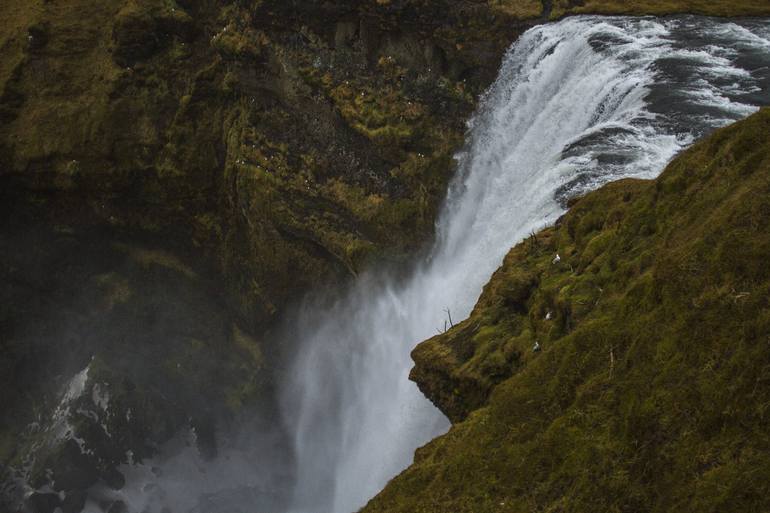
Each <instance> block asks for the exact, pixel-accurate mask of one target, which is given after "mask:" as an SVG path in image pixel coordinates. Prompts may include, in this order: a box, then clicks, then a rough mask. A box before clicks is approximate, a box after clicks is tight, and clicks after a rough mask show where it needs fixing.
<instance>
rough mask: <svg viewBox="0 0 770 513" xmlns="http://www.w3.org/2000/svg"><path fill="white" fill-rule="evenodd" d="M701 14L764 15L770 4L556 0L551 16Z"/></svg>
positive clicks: (749, 1) (696, 0)
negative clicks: (580, 0) (579, 0)
mask: <svg viewBox="0 0 770 513" xmlns="http://www.w3.org/2000/svg"><path fill="white" fill-rule="evenodd" d="M676 13H688V14H702V15H705V16H763V15H765V16H766V15H768V14H770V5H767V3H766V2H755V1H753V0H729V1H725V0H717V1H714V0H642V1H635V2H620V1H618V0H587V1H585V2H575V1H573V0H556V1H555V2H554V6H553V11H552V12H551V18H552V19H555V18H559V17H561V16H564V15H565V14H635V15H643V14H656V15H665V14H676Z"/></svg>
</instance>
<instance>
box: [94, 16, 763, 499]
mask: <svg viewBox="0 0 770 513" xmlns="http://www.w3.org/2000/svg"><path fill="white" fill-rule="evenodd" d="M768 104H770V21H768V20H741V21H728V20H717V19H710V18H703V17H692V16H687V17H672V18H623V17H612V18H605V17H572V18H567V19H565V20H563V21H560V22H558V23H553V24H549V25H543V26H539V27H536V28H534V29H532V30H530V31H528V32H526V33H525V34H524V35H523V36H522V37H521V38H520V39H519V40H518V41H517V42H516V43H515V44H514V45H513V46H511V48H510V49H509V51H508V52H507V54H506V55H505V58H504V61H503V63H502V66H501V69H500V73H499V76H498V78H497V80H496V81H495V82H494V84H493V85H492V86H491V87H490V89H489V90H488V92H487V93H486V94H485V95H484V96H483V98H482V99H481V101H480V105H479V109H478V111H477V113H476V114H475V116H474V117H473V119H472V120H470V121H469V124H468V134H467V143H466V145H465V148H464V149H463V151H461V152H460V153H459V154H458V155H457V174H456V176H455V178H454V180H453V181H452V182H451V184H450V187H449V190H448V191H447V197H446V200H445V202H444V205H443V207H442V210H441V212H440V215H439V219H438V221H437V224H436V238H435V242H434V243H433V245H432V247H431V248H430V251H428V253H427V255H426V256H425V257H424V258H421V259H420V260H418V261H416V262H414V263H413V264H412V266H411V267H410V268H409V269H405V270H403V269H402V270H399V272H398V273H391V272H388V271H386V270H372V271H370V272H368V273H365V274H363V275H362V276H360V277H359V278H358V279H357V280H356V283H354V284H353V285H352V286H351V287H350V288H349V289H348V290H347V291H345V293H343V294H342V295H341V296H338V297H337V299H335V300H334V301H330V300H329V299H328V298H326V299H324V298H320V299H308V300H307V301H306V302H305V303H304V305H302V307H301V308H299V309H298V310H297V311H296V312H295V313H294V314H293V315H289V316H288V317H289V319H288V321H287V329H286V335H285V336H286V337H287V339H290V340H283V341H274V342H275V343H279V342H283V343H284V344H285V345H286V346H290V347H292V348H293V349H294V350H295V351H296V352H295V354H294V355H293V358H292V361H291V362H289V366H288V372H287V375H288V377H287V378H286V380H285V382H284V383H281V390H280V402H281V406H282V410H283V417H282V418H281V419H273V418H267V419H264V418H262V419H258V421H256V422H247V421H244V422H243V425H241V426H240V429H239V430H238V432H237V433H233V434H230V435H229V437H224V438H223V439H222V440H219V442H221V443H220V444H219V445H220V450H219V456H218V457H217V458H215V459H214V460H207V459H204V458H201V457H200V455H199V454H197V451H196V449H195V445H194V444H192V443H190V441H189V439H190V438H194V436H195V433H194V432H190V433H179V434H178V436H177V437H176V438H175V439H174V440H172V441H171V442H170V443H169V444H167V446H166V447H163V448H162V451H161V454H159V455H158V456H157V457H155V458H153V459H151V460H146V461H143V462H141V463H131V464H127V465H124V466H123V467H122V468H121V471H122V472H123V473H124V475H125V477H126V485H125V486H124V487H123V488H122V489H121V490H112V489H107V488H106V487H95V488H94V489H92V490H90V492H89V502H88V506H87V508H86V510H87V511H89V512H91V511H93V512H101V511H103V510H102V508H101V507H100V506H99V504H100V502H104V501H107V502H108V501H109V500H115V499H120V500H122V501H124V502H125V504H126V506H127V508H128V511H130V512H131V513H134V512H143V513H145V512H146V513H161V512H163V511H175V512H187V513H219V512H221V511H229V512H233V513H236V512H241V513H246V512H255V511H257V512H261V513H276V512H281V511H286V509H287V508H286V506H285V502H286V499H285V497H284V492H283V488H284V487H285V486H286V484H287V483H290V482H291V481H292V480H294V483H293V485H294V486H293V488H294V490H293V497H292V504H291V507H290V508H288V509H289V511H291V512H292V513H349V512H352V511H355V510H357V509H358V508H360V507H361V506H363V505H364V504H365V503H366V501H367V500H368V499H369V498H371V497H372V496H374V495H375V494H376V493H377V492H378V491H379V490H381V489H382V487H383V486H384V485H385V484H386V482H387V481H388V479H390V478H391V477H393V476H395V475H396V474H397V473H398V472H400V471H401V470H403V469H404V468H405V467H406V466H408V465H409V463H410V462H411V459H412V455H413V453H414V450H415V448H417V447H419V446H420V445H422V444H424V443H426V442H428V441H429V440H430V439H431V438H433V437H435V436H437V435H439V434H441V433H442V432H444V431H446V429H448V427H449V423H448V421H447V420H446V419H445V418H444V417H443V416H442V415H441V413H440V412H439V411H437V410H436V409H435V408H434V407H433V406H432V405H431V404H430V403H429V402H428V401H427V400H426V399H425V398H424V397H423V396H422V395H421V394H420V392H419V391H418V389H417V387H416V386H415V385H414V384H413V383H411V382H410V381H409V380H408V379H407V377H408V374H409V371H410V369H411V367H412V361H411V359H410V357H409V354H410V352H411V350H412V349H413V347H414V346H415V345H416V344H417V343H419V342H420V341H422V340H424V339H426V338H429V337H431V336H433V335H435V334H436V330H437V329H439V330H443V329H444V323H445V321H446V320H447V313H446V312H445V310H448V311H450V312H451V315H452V318H453V320H454V322H455V323H456V322H458V321H460V320H461V319H463V318H465V317H466V316H467V315H468V314H469V313H470V311H471V308H472V307H473V305H474V303H475V302H476V300H477V298H478V296H479V294H480V292H481V289H482V287H483V286H484V284H485V283H486V282H487V281H488V280H489V277H490V276H491V274H492V272H493V271H494V270H495V269H496V268H497V267H498V266H499V265H500V263H501V262H502V259H503V257H504V255H505V254H506V253H507V252H508V250H509V249H510V248H511V247H512V246H513V245H515V244H516V243H517V242H519V241H521V240H522V239H523V238H524V237H526V236H527V235H528V234H529V233H530V232H532V231H534V230H537V229H539V228H541V227H543V226H545V225H548V224H552V223H553V222H554V221H555V220H556V219H557V218H558V217H559V216H560V215H562V214H563V213H564V209H565V204H566V200H567V199H569V198H570V197H573V196H575V195H580V194H583V193H585V192H587V191H589V190H592V189H595V188H596V187H599V186H601V185H602V184H604V183H606V182H608V181H611V180H616V179H618V178H622V177H637V178H653V177H655V176H656V175H657V174H658V173H660V172H661V171H662V170H663V168H664V167H665V165H666V163H667V162H668V161H669V160H670V159H671V158H672V157H673V156H674V155H676V154H677V152H679V151H681V150H682V149H683V148H684V147H686V146H687V145H689V144H690V143H692V141H694V140H695V139H697V138H699V137H701V136H703V135H704V134H706V133H708V132H709V131H712V130H714V129H715V128H717V127H720V126H724V125H726V124H728V123H730V122H732V121H735V120H738V119H740V118H743V117H746V116H748V115H749V114H751V113H752V112H754V111H755V110H756V108H757V107H756V106H759V105H768ZM396 275H397V276H398V277H397V278H396ZM405 277H406V278H405ZM330 303H331V306H330ZM278 424H282V426H277V425H278ZM280 428H283V429H285V430H286V431H288V433H289V434H290V435H291V438H292V440H291V442H292V444H293V454H292V455H291V457H287V455H286V454H284V453H283V452H282V451H283V445H282V440H283V433H280V436H278V435H277V434H276V431H277V430H279V429H280Z"/></svg>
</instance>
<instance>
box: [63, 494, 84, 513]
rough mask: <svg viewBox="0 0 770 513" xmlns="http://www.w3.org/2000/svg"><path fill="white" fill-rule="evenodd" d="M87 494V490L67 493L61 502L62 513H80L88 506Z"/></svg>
mask: <svg viewBox="0 0 770 513" xmlns="http://www.w3.org/2000/svg"><path fill="white" fill-rule="evenodd" d="M87 496H88V495H87V493H86V492H85V490H72V491H69V492H66V493H65V496H64V500H63V501H61V509H62V513H80V512H81V511H82V510H83V508H84V507H85V505H86V497H87Z"/></svg>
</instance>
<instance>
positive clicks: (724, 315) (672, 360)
mask: <svg viewBox="0 0 770 513" xmlns="http://www.w3.org/2000/svg"><path fill="white" fill-rule="evenodd" d="M768 193H770V110H767V109H766V110H763V111H761V112H760V113H759V114H756V115H755V116H753V117H751V118H749V119H748V120H746V121H743V122H740V123H738V124H736V125H734V126H732V127H729V128H727V129H723V130H720V131H718V132H717V133H715V134H714V135H713V136H711V137H709V138H708V139H707V140H706V141H703V142H701V143H699V144H697V145H695V146H694V147H693V148H692V149H690V150H689V151H687V152H685V153H684V154H683V155H681V156H680V157H678V158H677V159H676V160H675V161H674V162H672V163H671V164H670V166H669V167H668V168H667V169H666V171H665V172H664V173H663V174H662V175H661V176H660V178H658V179H657V180H655V181H652V182H643V181H638V180H625V181H621V182H618V183H614V184H611V185H608V186H606V187H604V188H602V189H600V190H598V191H596V192H593V193H591V194H589V195H587V196H586V197H584V198H582V199H581V200H579V201H578V202H577V203H576V204H575V205H574V207H573V208H572V210H571V211H570V212H569V213H568V214H567V215H566V216H565V217H564V218H563V219H562V220H561V221H560V223H559V225H558V226H557V227H555V228H552V229H548V230H546V231H544V232H542V233H540V234H537V235H536V236H535V237H532V238H530V239H529V240H528V241H525V242H523V243H522V244H520V245H519V246H517V247H516V248H514V249H513V250H512V251H511V253H510V254H509V255H508V256H507V257H506V259H505V262H504V264H503V266H502V267H501V268H500V269H499V270H498V271H497V272H496V273H495V275H494V276H493V278H492V280H491V281H490V283H489V285H487V287H486V288H485V290H484V293H483V294H482V297H481V298H480V300H479V302H478V304H477V306H476V308H475V309H474V311H473V313H472V315H471V317H470V318H469V319H468V320H467V321H465V322H463V323H461V324H460V325H459V326H457V327H455V328H454V329H452V330H450V331H449V332H448V333H446V334H443V335H440V336H437V337H434V338H433V339H431V340H429V341H426V342H423V343H422V344H420V345H419V346H418V347H417V349H415V351H414V354H413V356H414V359H415V361H416V364H417V365H416V367H415V369H414V371H413V374H412V375H413V378H415V379H416V380H417V381H418V384H419V385H420V387H421V388H422V389H423V390H424V391H425V392H426V393H427V394H428V395H429V397H431V399H433V400H434V402H436V403H437V404H438V405H439V406H440V407H441V408H442V409H443V410H444V411H445V412H446V413H447V414H448V415H450V418H452V419H453V421H454V422H455V425H454V426H453V427H452V429H451V430H450V431H449V433H448V434H447V435H445V436H443V437H440V438H438V439H436V440H434V441H433V442H431V443H430V444H428V445H427V446H426V447H424V448H422V449H420V450H419V451H418V453H417V455H416V458H415V463H414V464H413V465H412V466H411V467H410V468H409V469H407V470H406V471H405V472H404V473H403V474H401V475H400V476H398V477H397V478H395V479H394V480H393V481H391V483H390V484H389V485H388V486H387V487H386V488H385V490H384V491H383V492H382V493H381V494H380V495H379V496H377V497H376V498H375V499H373V500H372V501H371V502H370V504H369V505H368V506H367V508H365V509H364V511H372V512H373V511H388V512H397V511H409V512H429V511H434V512H439V511H441V512H443V511H456V512H463V511H467V512H474V513H480V512H487V511H489V512H492V511H496V512H497V511H514V512H518V511H551V512H556V511H560V512H583V511H586V512H587V511H618V512H620V511H655V512H669V511H671V512H674V511H706V512H718V511H764V510H767V509H768V508H769V507H770V503H769V502H768V497H770V495H768V492H770V488H769V486H770V485H768V481H767V479H766V476H767V471H768V468H770V458H768V454H770V452H769V450H770V438H768V436H767V433H768V432H769V431H768V427H769V426H768V418H769V417H768V415H767V412H768V405H770V388H768V387H767V386H765V382H766V381H767V380H768V379H770V377H769V376H768V369H770V356H769V355H770V351H768V347H770V346H768V344H769V343H770V338H769V336H768V334H770V314H768V307H767V299H766V298H767V297H768V293H770V268H768V266H767V265H766V256H767V255H768V254H770V233H769V232H768V231H767V229H766V227H767V226H768V225H769V224H770V207H768V205H769V204H770V203H768V200H767V198H768V197H770V196H769V195H768ZM556 253H559V254H560V255H561V256H562V260H561V262H559V263H558V264H554V263H552V259H553V256H554V255H555V254H556ZM531 284H534V285H531ZM534 340H538V341H539V342H540V345H541V348H542V349H541V351H540V352H534V351H533V350H532V345H531V344H532V343H533V341H534ZM506 351H507V352H506ZM507 355H517V356H515V357H512V358H511V357H510V356H508V357H507ZM501 373H503V375H504V377H503V378H502V379H501V377H500V376H501ZM469 379H471V380H472V381H473V383H474V384H475V385H476V386H475V387H468V386H467V382H468V380H469Z"/></svg>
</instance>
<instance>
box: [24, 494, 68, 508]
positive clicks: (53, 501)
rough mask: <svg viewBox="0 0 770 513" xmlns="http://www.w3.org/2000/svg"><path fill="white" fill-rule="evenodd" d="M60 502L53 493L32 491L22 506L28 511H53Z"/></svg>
mask: <svg viewBox="0 0 770 513" xmlns="http://www.w3.org/2000/svg"><path fill="white" fill-rule="evenodd" d="M60 502H61V501H60V500H59V496H58V495H57V494H55V493H40V492H34V493H33V494H32V495H30V496H29V497H27V499H26V500H25V501H24V506H25V508H26V511H27V512H29V513H53V512H54V510H55V509H56V508H58V507H59V505H60Z"/></svg>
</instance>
